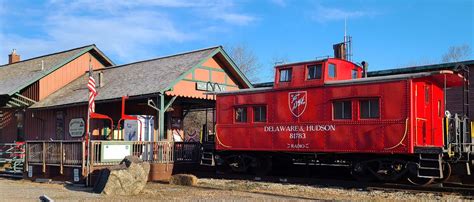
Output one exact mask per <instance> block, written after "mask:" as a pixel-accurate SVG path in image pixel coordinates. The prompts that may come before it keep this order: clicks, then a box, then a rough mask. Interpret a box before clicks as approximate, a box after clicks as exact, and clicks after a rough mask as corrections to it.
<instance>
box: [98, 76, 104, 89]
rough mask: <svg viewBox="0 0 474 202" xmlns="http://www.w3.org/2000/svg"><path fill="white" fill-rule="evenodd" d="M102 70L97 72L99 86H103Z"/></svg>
mask: <svg viewBox="0 0 474 202" xmlns="http://www.w3.org/2000/svg"><path fill="white" fill-rule="evenodd" d="M104 84H105V82H104V72H99V88H100V87H104Z"/></svg>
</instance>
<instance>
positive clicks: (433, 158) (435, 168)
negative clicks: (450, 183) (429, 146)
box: [417, 154, 443, 179]
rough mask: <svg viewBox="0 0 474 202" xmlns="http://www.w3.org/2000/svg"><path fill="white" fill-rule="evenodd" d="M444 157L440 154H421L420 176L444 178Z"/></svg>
mask: <svg viewBox="0 0 474 202" xmlns="http://www.w3.org/2000/svg"><path fill="white" fill-rule="evenodd" d="M442 165H443V159H442V156H441V155H439V154H419V161H418V173H417V174H418V177H420V178H435V179H442V178H443V166H442Z"/></svg>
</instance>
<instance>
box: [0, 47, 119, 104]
mask: <svg viewBox="0 0 474 202" xmlns="http://www.w3.org/2000/svg"><path fill="white" fill-rule="evenodd" d="M89 51H93V52H94V54H95V55H100V56H101V57H100V60H101V61H102V62H106V63H109V64H112V65H113V62H112V61H111V60H110V59H109V58H107V57H106V56H105V55H104V54H103V53H102V52H101V51H100V50H99V49H97V48H96V47H95V45H88V46H83V47H79V48H75V49H71V50H67V51H62V52H58V53H53V54H49V55H44V56H40V57H35V58H31V59H27V60H23V61H19V62H16V63H13V64H6V65H2V66H0V95H9V96H11V95H13V94H15V93H17V92H19V91H20V90H22V89H23V88H26V87H27V86H29V85H31V84H33V83H34V82H36V81H38V80H40V79H41V78H43V77H45V76H47V75H48V74H50V73H52V72H54V71H55V70H57V69H59V68H61V67H62V66H64V65H65V64H67V63H69V62H71V61H72V60H74V59H76V58H77V57H79V56H81V55H83V54H85V53H86V52H89Z"/></svg>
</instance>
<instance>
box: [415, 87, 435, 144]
mask: <svg viewBox="0 0 474 202" xmlns="http://www.w3.org/2000/svg"><path fill="white" fill-rule="evenodd" d="M415 91H416V92H415V102H416V104H415V114H416V116H415V117H416V122H415V124H416V125H415V127H416V131H415V135H416V136H415V137H416V139H415V140H416V143H417V145H419V146H429V145H434V140H433V134H432V133H433V131H432V127H431V120H432V102H431V97H432V95H431V84H429V83H425V82H420V83H417V84H416V86H415Z"/></svg>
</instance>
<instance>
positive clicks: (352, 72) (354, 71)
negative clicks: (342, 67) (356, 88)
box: [351, 69, 359, 79]
mask: <svg viewBox="0 0 474 202" xmlns="http://www.w3.org/2000/svg"><path fill="white" fill-rule="evenodd" d="M354 73H355V77H354ZM357 78H359V71H358V70H357V69H352V71H351V79H357Z"/></svg>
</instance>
